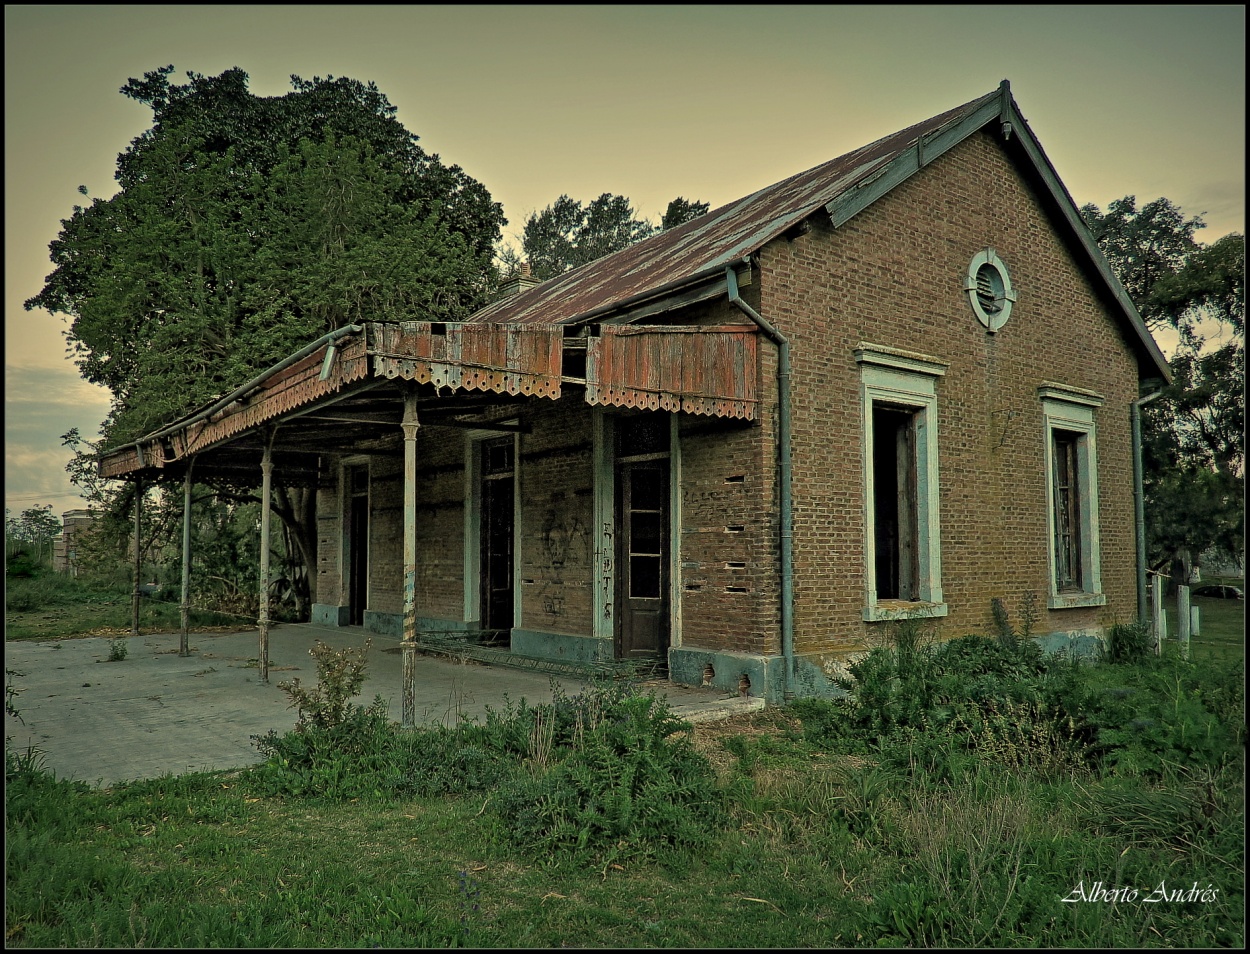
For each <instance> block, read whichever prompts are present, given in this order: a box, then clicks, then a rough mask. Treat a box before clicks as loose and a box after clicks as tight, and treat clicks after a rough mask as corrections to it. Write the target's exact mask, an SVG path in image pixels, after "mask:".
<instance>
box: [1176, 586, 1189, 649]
mask: <svg viewBox="0 0 1250 954" xmlns="http://www.w3.org/2000/svg"><path fill="white" fill-rule="evenodd" d="M1176 638H1177V640H1178V641H1179V642H1180V644H1181V658H1182V659H1188V658H1189V587H1188V586H1178V587H1177V588H1176Z"/></svg>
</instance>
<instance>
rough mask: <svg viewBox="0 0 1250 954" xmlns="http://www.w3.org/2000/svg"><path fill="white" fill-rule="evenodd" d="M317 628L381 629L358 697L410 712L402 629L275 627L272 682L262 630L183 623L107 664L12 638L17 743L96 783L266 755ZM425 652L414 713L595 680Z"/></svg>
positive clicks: (713, 710)
mask: <svg viewBox="0 0 1250 954" xmlns="http://www.w3.org/2000/svg"><path fill="white" fill-rule="evenodd" d="M317 640H321V641H322V642H324V643H326V644H328V645H330V646H334V647H336V648H347V647H355V646H363V645H364V644H365V642H366V640H371V642H370V648H369V651H368V654H367V656H366V670H365V672H366V679H365V684H364V687H363V689H362V691H361V694H360V696H359V697H358V699H357V701H358V702H359V703H361V704H367V703H369V702H370V701H371V700H372V699H373V698H374V697H375V696H378V695H380V696H382V698H383V699H385V700H386V702H387V711H388V715H389V717H390V718H391V719H393V720H395V721H399V719H400V718H401V716H402V712H401V708H402V707H401V700H402V697H403V687H402V681H401V675H402V657H401V649H400V642H401V641H400V639H398V638H395V637H389V636H380V635H370V634H366V633H365V632H364V631H363V629H362V628H361V627H358V626H348V627H322V626H314V625H311V624H307V623H303V624H283V625H281V626H276V627H273V628H272V632H271V634H270V641H269V653H270V665H269V668H270V671H271V673H273V675H272V677H271V680H270V682H269V683H265V682H263V681H262V680H261V679H260V673H259V670H258V646H259V632H258V631H257V630H247V631H240V632H234V633H192V634H191V635H190V647H189V648H190V651H191V655H189V656H181V655H179V652H178V649H179V634H178V633H153V634H145V635H142V636H132V637H129V639H128V640H127V646H128V652H127V655H126V658H125V659H124V660H122V661H120V662H108V658H109V642H110V640H109V638H108V637H91V638H85V639H65V640H48V641H42V642H16V643H9V644H8V645H7V646H6V648H5V663H6V666H8V667H9V668H11V669H15V670H17V671H18V672H20V673H23V675H22V676H21V677H20V678H19V679H18V680H16V683H17V685H19V686H21V687H22V688H23V689H24V690H25V691H24V692H23V693H22V696H21V700H20V702H21V705H20V708H21V714H22V721H18V720H16V719H13V718H12V717H9V716H6V717H5V734H6V735H7V736H11V737H12V744H13V745H14V747H15V749H16V750H17V751H24V750H25V748H26V747H27V746H28V745H35V746H38V747H39V748H40V749H41V750H42V751H43V752H44V755H45V758H46V764H47V766H48V768H49V769H51V770H52V771H54V772H55V773H56V774H57V776H58V777H60V778H74V779H78V780H80V781H84V782H87V783H89V784H93V785H94V784H104V785H111V784H114V783H117V782H122V781H128V780H132V779H140V778H156V777H159V776H161V775H165V774H182V773H185V772H188V771H207V770H216V769H234V768H240V767H244V766H247V765H250V764H253V763H255V762H257V761H259V760H260V754H259V752H258V751H257V750H256V747H255V745H254V744H253V743H252V741H251V737H252V736H254V735H264V734H266V733H267V732H269V731H270V730H273V731H275V732H278V733H283V732H286V731H289V730H290V729H291V728H292V727H293V726H294V724H295V712H294V711H293V710H291V709H290V708H289V700H288V698H287V696H286V694H285V693H284V692H282V690H280V689H279V688H278V683H279V682H283V681H286V680H289V679H294V678H299V679H300V680H301V682H302V683H304V684H305V685H311V684H314V683H316V681H317V673H316V668H315V666H314V664H313V661H312V659H311V657H310V656H309V654H308V650H309V649H311V648H312V646H313V645H314V644H315V642H316V641H317ZM415 662H416V665H415V667H414V670H415V679H414V681H413V708H414V713H415V721H416V724H417V725H437V724H442V725H454V724H456V722H457V721H459V720H460V719H461V718H462V717H463V718H470V719H480V718H482V717H484V716H485V714H486V711H487V709H488V708H493V709H495V710H502V709H503V708H504V706H505V705H506V704H507V702H508V701H511V702H512V703H513V704H515V703H518V702H520V700H522V699H524V700H525V701H526V702H528V703H530V704H537V703H541V702H549V701H551V698H552V693H553V689H554V688H555V687H559V688H560V689H561V690H562V691H563V692H564V693H566V694H568V695H573V694H575V693H576V692H578V691H580V690H581V689H583V688H584V687H585V686H586V685H587V683H588V674H587V676H586V677H582V678H579V677H577V676H575V675H572V674H570V675H560V676H555V675H552V674H551V673H548V672H542V671H537V670H532V669H531V670H526V669H518V668H510V667H504V666H497V665H483V664H481V663H478V662H475V661H472V660H468V659H463V660H461V659H456V658H453V657H450V656H446V655H426V654H421V655H418V657H417V659H416V661H415ZM638 684H639V686H640V688H642V689H643V691H655V692H656V694H657V695H659V696H663V697H664V698H665V699H667V700H668V702H669V704H670V706H672V708H673V711H674V712H675V713H676V714H677V715H678V716H680V717H681V718H683V719H687V720H689V721H692V722H693V721H703V720H707V719H715V718H725V717H727V716H730V715H733V714H736V713H738V712H744V711H750V710H752V709H758V708H762V707H763V700H762V699H755V698H740V697H737V696H734V695H731V694H728V693H724V692H717V691H715V690H710V689H695V688H690V687H679V686H675V685H672V684H671V683H668V682H665V681H663V680H641V681H640V682H639V683H638Z"/></svg>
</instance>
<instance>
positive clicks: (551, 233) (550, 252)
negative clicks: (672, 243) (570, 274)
mask: <svg viewBox="0 0 1250 954" xmlns="http://www.w3.org/2000/svg"><path fill="white" fill-rule="evenodd" d="M707 209H708V204H707V203H706V202H691V201H689V200H687V199H684V198H681V197H678V198H676V199H674V200H673V201H672V202H670V203H669V204H668V208H667V209H666V211H665V213H664V216H663V218H662V220H661V223H660V226H659V227H658V228H657V227H656V226H655V224H654V223H652V222H651V221H650V220H649V219H645V218H639V217H638V212H637V210H636V209H634V207H633V206H632V205H630V202H629V199H628V198H627V197H625V196H623V195H613V194H612V193H610V192H605V193H603V195H601V196H599V197H598V198H597V199H594V200H592V201H591V202H589V203H588V204H585V205H583V204H582V203H581V202H579V201H578V200H576V199H571V198H569V196H567V195H562V196H560V198H558V199H556V201H555V202H553V203H552V204H551V205H549V206H547V208H545V209H543V210H542V211H541V212H536V213H534V214H533V215H531V216H530V217H529V218H528V219H526V221H525V228H524V231H523V233H522V237H521V251H522V256H521V257H524V258H525V259H526V260H527V261H528V262H529V264H530V268H531V270H532V274H533V276H534V277H535V278H537V279H538V280H539V281H543V280H545V279H548V278H551V277H553V276H555V275H559V274H562V273H563V272H567V271H569V270H570V269H573V268H577V267H578V266H581V265H585V264H587V263H588V262H593V261H595V260H596V259H599V258H602V257H603V256H605V255H609V254H611V253H612V252H619V251H620V250H621V249H623V248H628V247H629V246H630V245H633V244H634V243H635V242H638V241H641V240H642V239H645V238H647V237H648V236H651V235H654V234H655V233H656V232H658V231H664V230H667V229H670V228H676V227H677V226H678V225H682V224H684V223H686V222H689V221H690V220H691V219H694V218H697V217H698V216H700V215H702V214H703V213H705V212H706V211H707ZM502 257H503V265H504V267H505V269H506V268H509V267H514V266H515V265H516V264H517V262H516V261H514V259H516V258H518V256H516V255H515V254H511V255H509V254H507V253H505V254H504V255H503V256H502Z"/></svg>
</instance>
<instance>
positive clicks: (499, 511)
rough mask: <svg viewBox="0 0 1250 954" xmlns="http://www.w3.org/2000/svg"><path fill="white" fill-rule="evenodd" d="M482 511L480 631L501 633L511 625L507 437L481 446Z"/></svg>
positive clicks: (512, 470) (511, 458)
mask: <svg viewBox="0 0 1250 954" xmlns="http://www.w3.org/2000/svg"><path fill="white" fill-rule="evenodd" d="M480 463H481V474H482V511H481V537H480V540H479V547H480V549H479V560H478V571H479V574H480V576H479V579H478V583H479V591H480V593H481V620H482V628H483V629H487V630H501V631H503V636H502V639H503V640H504V641H507V639H508V638H509V632H508V631H510V630H511V629H512V627H513V625H514V623H515V619H514V612H513V605H514V601H513V596H514V590H513V575H514V574H513V569H514V566H513V564H514V560H513V535H514V519H515V518H514V511H515V507H514V496H513V495H514V487H515V479H516V460H515V444H514V441H513V439H512V438H511V437H501V438H497V439H495V440H489V441H482V443H481V461H480Z"/></svg>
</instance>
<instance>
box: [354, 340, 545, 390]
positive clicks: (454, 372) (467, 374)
mask: <svg viewBox="0 0 1250 954" xmlns="http://www.w3.org/2000/svg"><path fill="white" fill-rule="evenodd" d="M563 346H564V332H563V329H561V328H559V327H556V326H552V325H469V324H453V323H449V322H428V321H405V322H401V323H400V324H397V325H380V326H378V327H377V330H376V334H375V341H374V342H373V344H372V346H371V347H370V355H371V356H372V357H373V368H374V374H377V375H379V376H381V377H385V378H392V379H393V378H403V379H404V380H406V381H416V382H417V383H418V384H432V385H434V387H435V388H436V389H439V390H441V389H443V388H451V389H452V390H464V391H494V392H495V393H497V394H524V395H534V396H535V397H545V398H558V397H559V396H560V371H561V355H562V352H563Z"/></svg>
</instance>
